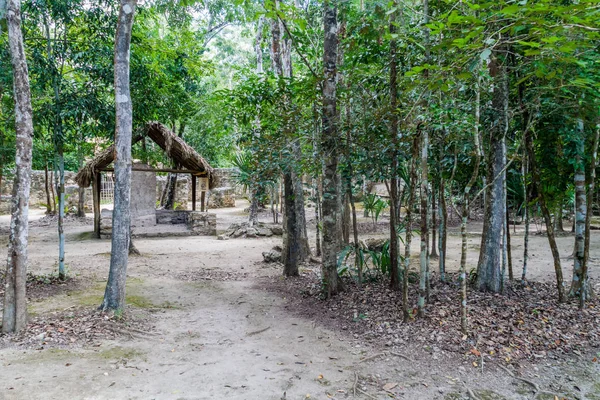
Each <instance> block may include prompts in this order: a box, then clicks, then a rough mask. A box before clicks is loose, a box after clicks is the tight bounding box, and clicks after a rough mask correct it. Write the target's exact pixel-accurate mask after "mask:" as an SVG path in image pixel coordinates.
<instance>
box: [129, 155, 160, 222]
mask: <svg viewBox="0 0 600 400" xmlns="http://www.w3.org/2000/svg"><path fill="white" fill-rule="evenodd" d="M135 166H136V167H137V168H140V169H142V168H143V169H148V171H151V169H150V167H149V166H148V165H145V164H135ZM154 225H156V174H155V173H154V172H144V171H132V172H131V226H133V227H140V226H154Z"/></svg>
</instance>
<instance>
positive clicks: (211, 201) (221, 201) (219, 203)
mask: <svg viewBox="0 0 600 400" xmlns="http://www.w3.org/2000/svg"><path fill="white" fill-rule="evenodd" d="M235 199H236V194H235V190H234V189H233V188H232V187H219V188H215V189H213V190H211V191H210V193H209V196H208V208H227V207H235Z"/></svg>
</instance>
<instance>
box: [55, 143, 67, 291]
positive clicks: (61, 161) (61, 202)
mask: <svg viewBox="0 0 600 400" xmlns="http://www.w3.org/2000/svg"><path fill="white" fill-rule="evenodd" d="M57 156H58V174H59V178H58V185H57V187H56V192H57V193H58V277H59V279H61V280H65V278H66V271H65V229H64V220H65V157H64V154H63V147H62V145H60V146H59V148H58V155H57Z"/></svg>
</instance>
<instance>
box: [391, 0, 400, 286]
mask: <svg viewBox="0 0 600 400" xmlns="http://www.w3.org/2000/svg"><path fill="white" fill-rule="evenodd" d="M392 6H393V7H397V3H396V2H395V1H394V3H393V5H392ZM390 35H391V37H392V39H391V40H390V138H391V142H392V146H391V149H390V150H391V154H390V157H391V161H392V162H391V179H390V180H391V182H390V287H391V288H392V290H398V289H400V268H399V267H398V261H399V257H398V252H399V249H398V213H397V210H398V201H399V199H398V145H399V143H398V60H397V54H396V52H397V49H398V43H397V40H396V38H395V35H396V11H395V10H394V12H392V13H391V14H390Z"/></svg>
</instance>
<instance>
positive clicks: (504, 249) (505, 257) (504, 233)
mask: <svg viewBox="0 0 600 400" xmlns="http://www.w3.org/2000/svg"><path fill="white" fill-rule="evenodd" d="M502 158H503V163H504V165H506V137H503V138H502ZM506 200H507V196H506V169H505V170H504V171H503V172H502V208H503V209H504V220H503V221H502V276H501V278H500V292H501V293H504V283H505V281H506V269H507V267H508V245H507V242H506V239H507V237H508V228H509V227H508V214H507V205H506V204H507V203H506Z"/></svg>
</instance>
